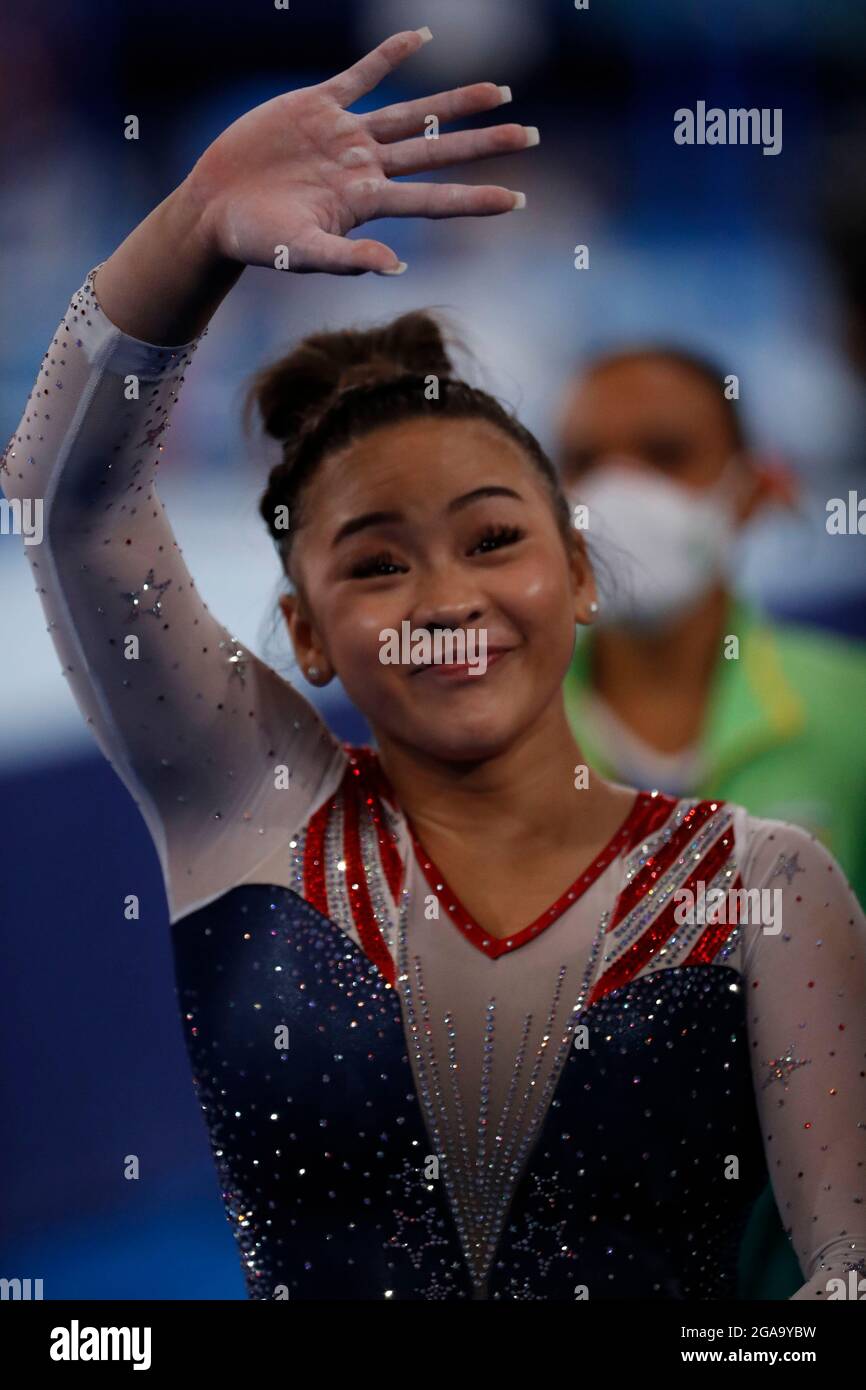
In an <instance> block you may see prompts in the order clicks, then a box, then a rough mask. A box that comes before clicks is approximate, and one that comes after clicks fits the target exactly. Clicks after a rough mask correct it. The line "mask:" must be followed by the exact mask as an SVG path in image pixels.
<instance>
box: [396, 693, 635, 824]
mask: <svg viewBox="0 0 866 1390" xmlns="http://www.w3.org/2000/svg"><path fill="white" fill-rule="evenodd" d="M377 743H378V747H379V756H380V759H381V762H382V766H383V768H384V770H385V773H386V775H387V776H388V779H389V781H390V783H391V786H392V787H393V788H394V792H395V794H396V796H397V799H398V801H399V803H400V806H401V807H402V809H403V811H404V812H405V814H406V815H407V816H408V817H409V819H410V820H411V822H412V823H413V825H414V826H415V828H416V830H417V831H418V834H419V836H420V838H421V840H422V843H426V840H425V836H428V835H429V836H430V838H431V839H436V840H440V841H441V840H447V841H457V842H460V843H462V844H464V845H465V844H466V843H467V842H471V843H478V842H479V841H482V842H490V843H493V844H495V845H496V846H497V847H499V848H500V849H501V848H502V847H505V846H509V845H511V846H514V848H515V850H516V849H517V847H518V845H522V846H523V847H524V848H526V847H527V846H532V845H533V844H544V845H548V846H549V845H550V843H551V840H552V839H554V838H555V839H557V840H559V839H560V838H561V839H562V840H563V841H564V840H566V839H571V840H572V841H574V840H575V839H577V840H578V841H579V840H580V839H582V838H586V839H590V838H591V837H592V831H593V827H594V819H595V815H596V813H597V810H598V807H599V804H600V801H601V800H603V799H605V796H606V794H608V793H609V787H608V784H607V783H606V782H605V781H604V779H603V778H601V777H600V776H597V775H596V774H590V778H589V786H587V787H585V788H583V789H582V790H580V791H578V790H577V789H576V788H575V785H574V783H575V768H576V767H577V766H578V765H580V764H582V763H583V756H582V754H581V752H580V749H579V748H578V746H577V744H576V743H575V740H574V737H573V735H572V733H571V730H570V728H569V726H568V720H567V718H566V715H565V710H564V707H563V702H562V696H561V693H559V692H558V693H557V696H556V699H555V700H553V701H552V702H551V704H550V706H549V707H548V709H547V711H545V713H544V714H543V715H542V716H541V718H540V719H538V720H537V721H535V723H534V724H533V725H532V726H531V728H529V729H527V730H526V731H525V732H524V733H523V734H522V735H521V736H520V737H519V738H518V739H516V740H515V741H514V742H513V743H512V744H511V745H509V747H508V748H506V749H505V750H503V752H501V753H498V754H495V755H494V756H492V757H489V758H485V759H484V760H483V761H477V762H447V761H443V760H441V759H438V758H434V757H430V756H429V755H427V754H426V753H424V752H423V751H419V750H418V749H417V748H414V747H409V746H407V745H405V744H401V743H398V742H395V741H394V740H392V739H391V738H389V737H388V736H386V735H381V734H378V733H377Z"/></svg>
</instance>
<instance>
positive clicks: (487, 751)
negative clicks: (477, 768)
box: [406, 710, 517, 763]
mask: <svg viewBox="0 0 866 1390" xmlns="http://www.w3.org/2000/svg"><path fill="white" fill-rule="evenodd" d="M516 735H517V730H516V728H515V725H514V720H513V717H509V719H508V721H507V724H506V723H505V721H497V720H495V719H494V718H492V717H490V716H489V715H488V716H482V715H480V714H478V715H475V716H474V717H473V716H469V717H466V716H465V715H463V716H461V714H460V713H458V711H456V710H455V712H454V718H453V719H447V718H446V719H443V718H442V716H441V715H437V717H436V719H435V720H430V719H428V720H426V721H425V723H424V725H423V727H421V728H418V727H413V729H412V731H411V732H410V734H409V735H408V737H407V738H406V742H408V743H411V744H413V745H414V746H415V747H416V748H418V749H419V751H422V752H424V753H426V754H427V756H428V757H433V758H439V759H441V760H442V761H443V762H461V763H470V762H477V761H483V760H484V759H486V758H493V757H496V756H497V755H498V754H501V753H503V752H504V751H505V749H506V748H508V746H509V744H510V743H511V742H512V741H513V740H514V738H515V737H516Z"/></svg>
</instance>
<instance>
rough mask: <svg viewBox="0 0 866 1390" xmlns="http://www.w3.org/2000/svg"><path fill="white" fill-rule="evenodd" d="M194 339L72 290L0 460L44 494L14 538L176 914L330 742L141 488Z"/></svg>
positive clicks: (30, 492) (16, 484)
mask: <svg viewBox="0 0 866 1390" xmlns="http://www.w3.org/2000/svg"><path fill="white" fill-rule="evenodd" d="M194 348H195V344H190V345H188V346H187V348H186V349H160V348H157V347H154V346H152V345H149V344H144V343H139V342H138V341H137V340H135V339H132V338H129V337H127V336H126V335H125V334H122V333H121V332H120V330H118V329H117V328H116V327H114V325H112V324H109V323H108V321H107V320H106V319H105V318H104V316H103V315H102V314H101V311H100V310H99V308H98V306H97V305H96V304H95V301H93V300H92V297H89V296H88V297H86V298H85V300H84V302H83V304H80V303H78V297H76V298H74V299H73V301H72V304H71V305H70V311H69V312H68V313H67V315H66V318H65V319H64V321H63V322H62V323H61V325H60V327H59V328H58V331H57V334H56V336H55V339H54V341H53V343H52V345H51V348H50V349H49V352H48V353H47V354H46V357H45V359H44V360H43V363H42V367H41V369H40V373H39V377H38V379H37V382H36V385H35V386H34V389H33V392H32V393H31V397H30V400H29V402H28V408H27V410H26V411H25V414H24V417H23V419H22V421H21V424H20V426H19V429H18V431H17V433H16V436H15V438H14V439H13V441H12V442H11V445H10V448H9V450H8V452H7V456H6V468H7V471H6V472H4V474H3V475H2V481H3V484H4V491H5V492H6V494H7V496H12V497H18V498H19V499H21V500H22V501H23V500H24V499H29V500H31V501H32V502H34V503H35V502H36V501H38V500H41V501H42V503H43V513H44V526H43V537H42V540H41V543H39V544H34V545H28V546H26V551H27V554H28V558H29V559H30V562H31V565H32V568H33V573H34V577H35V579H36V583H37V588H38V590H39V593H40V597H41V600H42V603H43V607H44V609H45V612H46V616H47V618H48V621H49V630H50V632H51V635H52V638H53V640H54V643H55V646H56V648H57V651H58V654H59V656H60V659H61V662H62V664H63V668H64V673H65V675H66V677H67V679H68V682H69V685H70V688H71V690H72V692H73V694H74V696H75V699H76V701H77V702H78V705H79V707H80V709H81V711H82V713H83V714H84V716H85V717H86V719H87V721H88V723H89V724H90V725H91V726H92V728H93V732H94V734H95V736H96V739H97V741H98V743H99V745H100V747H101V748H102V750H103V752H104V753H105V755H106V757H107V758H108V759H109V760H110V762H111V763H112V765H113V766H114V768H115V770H116V771H117V772H118V774H119V776H120V777H121V778H122V780H123V781H124V783H125V784H126V786H127V787H128V789H129V790H130V792H131V793H132V795H133V796H134V798H135V800H136V802H137V803H138V805H139V806H140V809H141V811H142V814H143V815H144V817H145V820H146V821H147V824H148V827H149V829H150V831H151V834H152V836H153V838H154V841H155V843H156V845H157V849H158V851H159V854H160V859H161V862H162V865H163V871H164V874H165V877H166V883H167V887H168V890H169V897H170V899H171V901H172V907H173V911H174V912H175V913H176V912H177V911H180V910H181V909H182V908H183V906H184V905H187V904H189V903H190V902H193V901H195V900H196V899H198V898H201V897H203V896H205V895H206V894H210V893H212V892H213V891H214V890H215V889H218V888H220V887H229V886H231V884H232V883H234V882H236V881H237V880H238V879H239V878H240V877H241V876H242V875H243V873H245V872H246V871H248V870H249V868H250V867H251V865H252V864H253V863H254V862H256V861H257V860H260V859H261V858H263V857H264V856H265V854H266V853H267V851H268V850H269V849H271V848H273V847H274V845H275V843H276V842H277V840H278V838H279V836H281V835H284V836H286V837H287V836H288V835H289V834H291V832H292V830H294V829H295V828H297V826H298V825H299V824H300V823H301V821H302V820H303V819H304V817H305V815H306V814H307V813H308V812H309V810H310V809H311V807H312V805H313V803H314V802H315V801H316V799H317V797H318V796H319V795H320V794H321V788H322V786H323V785H324V784H325V783H326V782H328V781H329V780H332V776H333V773H334V770H335V767H336V765H337V764H338V763H339V762H340V760H341V756H342V754H341V750H340V749H339V747H338V746H337V745H336V743H335V741H334V740H333V739H332V738H331V736H330V734H329V733H328V731H327V730H326V728H325V726H324V725H323V724H322V722H321V720H320V718H319V716H318V714H317V713H316V711H315V710H314V709H313V707H312V706H311V705H310V704H309V702H308V701H306V700H305V699H303V698H302V697H301V696H300V695H299V694H298V693H297V692H296V691H295V690H294V689H293V688H292V687H291V686H290V685H289V684H288V683H287V682H286V681H284V680H283V679H282V678H281V677H280V676H278V675H277V674H276V673H275V672H274V671H273V670H271V669H270V668H269V667H268V666H267V665H266V664H265V663H263V662H262V661H260V660H259V659H258V658H257V657H255V656H253V655H252V654H251V653H249V652H247V651H246V650H244V649H241V648H239V647H238V646H237V644H236V643H233V641H232V637H231V634H230V633H229V632H228V631H227V630H226V629H225V628H224V627H223V626H222V625H221V624H220V623H219V622H218V620H217V619H216V618H214V617H213V616H212V614H211V613H210V612H209V610H208V608H207V605H206V604H205V603H204V601H203V600H202V598H201V596H200V595H199V593H198V592H197V590H196V587H195V583H194V581H193V579H192V577H191V575H190V573H189V571H188V569H187V567H186V564H185V562H184V559H183V556H182V554H181V551H180V549H179V547H178V545H177V542H176V540H175V538H174V535H173V532H172V529H171V525H170V523H169V521H168V518H167V516H166V513H165V509H164V507H163V504H162V501H161V499H160V498H159V496H158V494H157V491H156V488H155V475H156V471H157V464H158V461H159V459H160V456H161V454H162V449H163V445H164V442H165V440H166V436H167V427H168V422H169V419H170V416H171V412H172V409H173V407H174V404H175V402H176V400H177V396H178V392H179V390H180V388H181V385H182V382H183V371H184V369H185V367H186V365H187V364H188V361H189V359H190V357H191V355H192V352H193V350H194ZM281 767H285V768H287V770H288V773H289V776H288V778H286V777H284V776H282V777H281V776H280V775H279V769H280V768H281Z"/></svg>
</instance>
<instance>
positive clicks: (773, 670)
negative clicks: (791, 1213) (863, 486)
mask: <svg viewBox="0 0 866 1390" xmlns="http://www.w3.org/2000/svg"><path fill="white" fill-rule="evenodd" d="M728 633H734V634H736V635H737V636H738V637H739V639H740V646H739V658H738V659H737V660H727V659H726V658H725V657H724V656H720V657H719V662H718V665H717V667H716V671H715V675H714V677H713V682H712V686H711V689H710V696H709V702H708V706H707V713H706V720H705V724H704V729H703V733H702V736H701V740H700V751H701V753H702V755H703V759H702V765H703V766H704V768H705V769H706V771H705V776H704V780H703V781H702V782H701V783H700V785H699V786H695V787H694V788H692V789H691V794H692V795H693V796H699V797H702V798H703V797H710V796H716V797H719V798H721V799H723V800H725V801H731V802H736V803H738V804H739V805H741V806H745V807H746V808H747V810H749V811H750V812H751V813H752V815H755V816H764V817H768V818H771V819H775V820H787V821H792V822H793V823H794V824H796V825H802V826H804V827H805V828H806V829H808V830H810V831H811V832H812V834H814V835H816V836H817V837H818V838H819V839H820V840H821V841H822V842H823V843H824V844H825V845H826V847H827V848H828V849H829V850H830V852H831V853H832V854H833V855H835V857H836V858H837V859H838V861H839V863H840V864H841V866H842V868H843V869H844V871H845V873H846V874H847V876H848V879H849V881H850V883H851V886H852V887H853V889H854V891H855V893H856V894H857V896H858V898H859V900H860V902H861V903H862V904H864V906H866V833H864V819H866V646H863V645H862V644H858V643H854V642H848V641H845V640H843V639H841V638H838V637H834V636H831V635H827V634H825V633H822V632H819V631H815V630H812V629H809V628H804V627H795V626H793V625H791V626H779V625H777V624H775V623H771V622H769V621H768V620H767V619H765V618H764V617H762V615H761V614H760V613H759V611H758V609H757V608H755V607H753V606H752V605H751V604H749V603H746V602H744V601H743V600H741V599H732V600H731V605H730V609H729V615H728V619H727V623H726V626H725V634H726V635H727V634H728ZM591 653H592V635H591V633H587V634H586V635H585V636H583V637H582V638H581V639H580V640H579V641H578V643H577V646H576V648H575V655H574V660H573V662H572V665H571V668H570V670H569V672H568V675H567V677H566V682H565V705H566V711H567V714H568V718H569V721H570V724H571V727H572V729H573V731H574V735H575V737H576V739H577V740H578V742H579V744H580V747H581V750H582V752H583V754H584V756H585V758H586V761H587V763H588V764H589V765H590V767H594V768H596V769H597V770H598V771H599V772H600V773H602V775H603V776H607V777H613V778H614V779H616V777H617V776H618V772H617V769H616V768H614V767H612V766H611V765H610V764H609V763H608V762H607V761H606V759H605V758H604V757H603V755H602V753H601V750H600V749H598V748H597V747H595V746H594V744H593V739H592V735H591V733H590V730H589V728H588V727H585V726H584V719H583V707H584V703H585V700H586V696H587V693H588V691H589V688H590V672H591ZM802 1282H803V1280H802V1275H801V1272H800V1267H799V1264H798V1262H797V1260H796V1258H795V1256H794V1252H793V1250H792V1248H791V1245H790V1242H789V1240H788V1238H787V1236H786V1235H785V1232H784V1229H783V1227H782V1222H781V1220H780V1218H779V1215H778V1211H777V1209H776V1203H775V1200H774V1197H773V1193H772V1189H771V1188H770V1187H769V1186H768V1187H767V1188H766V1189H765V1190H764V1192H763V1193H762V1195H761V1197H759V1199H758V1201H757V1202H756V1203H755V1206H754V1208H753V1211H752V1216H751V1218H750V1221H749V1225H748V1227H747V1230H746V1232H745V1235H744V1238H743V1242H742V1246H741V1250H740V1284H739V1290H738V1293H739V1296H740V1297H741V1298H747V1299H773V1298H790V1296H791V1294H792V1293H794V1292H795V1291H796V1289H797V1288H799V1286H800V1284H801V1283H802Z"/></svg>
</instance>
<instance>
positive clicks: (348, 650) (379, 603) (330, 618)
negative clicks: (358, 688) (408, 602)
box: [322, 594, 403, 676]
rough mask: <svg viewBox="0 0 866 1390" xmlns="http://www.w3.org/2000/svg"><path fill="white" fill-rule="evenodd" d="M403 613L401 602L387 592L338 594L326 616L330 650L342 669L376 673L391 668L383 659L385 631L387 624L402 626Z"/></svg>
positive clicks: (340, 669) (388, 625)
mask: <svg viewBox="0 0 866 1390" xmlns="http://www.w3.org/2000/svg"><path fill="white" fill-rule="evenodd" d="M392 610H393V611H392ZM402 616H403V610H402V608H401V606H400V605H399V603H397V604H395V602H394V600H393V599H391V600H390V602H389V598H388V596H387V595H385V594H377V595H375V596H374V595H372V594H371V595H369V596H368V597H363V596H355V595H351V594H350V595H345V594H344V595H343V596H342V597H339V598H335V600H334V602H333V604H332V605H330V606H329V608H328V609H326V610H325V611H324V612H323V614H322V618H323V630H324V632H325V634H326V638H327V643H328V654H329V656H330V659H331V660H332V661H333V662H334V664H335V666H336V668H337V670H338V672H341V673H345V674H347V675H348V674H349V673H350V672H351V673H354V674H355V675H356V676H357V675H363V674H364V673H367V674H368V675H370V674H372V675H373V676H375V674H376V673H378V672H379V671H383V670H387V667H384V666H383V665H382V663H381V662H380V661H379V652H380V650H381V647H382V638H381V633H382V631H383V630H384V629H385V628H391V627H396V628H397V629H398V630H399V627H400V619H401V617H402Z"/></svg>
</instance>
